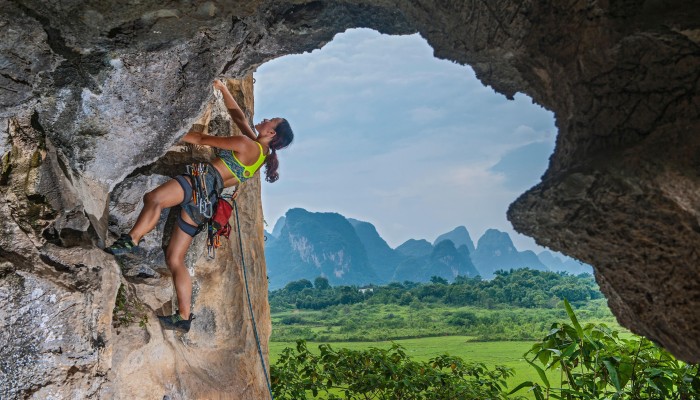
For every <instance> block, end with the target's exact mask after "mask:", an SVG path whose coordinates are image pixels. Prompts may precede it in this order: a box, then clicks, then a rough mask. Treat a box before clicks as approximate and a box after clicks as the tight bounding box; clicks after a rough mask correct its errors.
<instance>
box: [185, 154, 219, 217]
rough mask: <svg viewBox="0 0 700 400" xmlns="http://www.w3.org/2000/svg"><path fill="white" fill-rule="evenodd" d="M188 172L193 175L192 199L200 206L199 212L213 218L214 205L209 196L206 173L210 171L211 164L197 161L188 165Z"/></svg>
mask: <svg viewBox="0 0 700 400" xmlns="http://www.w3.org/2000/svg"><path fill="white" fill-rule="evenodd" d="M187 173H188V174H189V175H190V176H191V177H192V187H193V189H194V190H192V201H193V202H194V203H195V204H196V205H197V207H199V212H200V213H202V215H204V216H205V217H207V218H211V216H212V214H213V212H214V207H213V205H212V203H211V199H210V198H209V197H210V196H209V188H208V187H207V179H206V175H207V173H209V165H208V164H205V163H195V164H191V165H188V166H187Z"/></svg>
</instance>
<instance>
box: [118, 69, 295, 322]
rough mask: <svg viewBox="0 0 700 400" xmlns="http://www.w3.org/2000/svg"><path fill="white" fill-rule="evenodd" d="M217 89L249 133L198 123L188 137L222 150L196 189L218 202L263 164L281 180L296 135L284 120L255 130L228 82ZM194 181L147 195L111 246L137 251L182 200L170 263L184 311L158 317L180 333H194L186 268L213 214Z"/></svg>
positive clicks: (182, 179)
mask: <svg viewBox="0 0 700 400" xmlns="http://www.w3.org/2000/svg"><path fill="white" fill-rule="evenodd" d="M214 88H215V89H217V90H220V91H221V93H222V94H223V98H224V103H225V104H226V108H227V109H228V111H229V113H230V115H231V119H233V122H234V123H235V124H236V126H237V127H238V128H239V129H240V130H241V132H243V134H244V135H243V136H229V137H218V136H210V135H206V134H204V133H203V128H204V127H203V126H202V125H194V126H193V127H192V129H190V131H189V132H187V134H186V135H185V136H184V137H183V139H182V140H183V141H184V142H187V143H192V144H197V145H205V146H211V147H215V148H217V149H218V151H217V157H216V158H215V159H214V160H212V161H211V162H210V163H202V164H200V168H208V172H207V173H205V174H202V176H203V177H204V179H203V181H204V182H202V180H201V179H200V181H198V182H197V183H195V187H196V186H197V185H198V184H199V186H200V187H202V186H204V187H206V192H207V193H206V195H207V196H209V198H210V199H211V202H212V206H214V205H215V203H216V199H217V198H218V195H220V194H221V191H222V190H223V189H224V188H226V187H230V186H235V185H238V184H239V183H243V182H245V181H246V180H248V179H250V178H251V177H252V176H253V174H255V172H256V171H257V170H258V169H259V168H260V167H261V166H262V165H265V175H266V177H265V180H266V181H268V182H275V181H276V180H277V179H278V178H279V174H278V173H277V168H278V166H279V163H278V160H277V154H276V151H277V150H280V149H283V148H285V147H287V146H289V144H290V143H291V142H292V139H293V138H294V134H293V132H292V129H291V127H290V126H289V123H288V122H287V120H285V119H283V118H273V119H270V120H268V119H264V120H262V122H260V123H258V124H257V125H255V130H253V129H252V128H251V127H250V126H249V125H248V121H247V119H246V117H245V114H244V113H243V111H242V110H241V108H240V107H239V106H238V104H237V103H236V101H235V100H234V99H233V96H231V93H230V92H229V91H228V89H227V88H226V85H225V84H224V83H223V82H221V81H220V80H215V81H214ZM256 131H257V134H256ZM193 174H194V173H193ZM194 179H199V178H195V177H193V176H192V175H190V174H184V175H178V176H176V177H175V178H174V179H171V180H170V181H168V182H166V183H164V184H162V185H160V186H158V187H157V188H156V189H154V190H152V191H150V192H148V193H146V194H145V195H144V196H143V210H141V213H140V214H139V216H138V218H137V220H136V224H135V225H134V227H133V228H132V229H131V231H129V233H128V234H123V235H122V236H121V237H120V238H119V239H117V241H116V242H114V244H112V245H111V246H109V247H107V248H106V249H105V251H107V252H108V253H111V254H114V255H120V254H125V253H129V252H131V251H134V250H135V249H136V248H137V243H139V242H140V241H141V238H143V236H144V235H145V234H147V233H148V232H150V231H151V230H153V228H154V227H155V226H156V223H157V222H158V219H159V218H160V213H161V210H163V209H164V208H169V207H173V206H176V205H178V204H179V205H180V206H181V208H182V211H181V212H180V214H179V215H178V216H177V224H175V226H174V227H173V232H172V235H171V237H170V243H169V244H168V248H167V249H166V251H165V261H166V264H167V265H168V269H169V270H170V272H171V273H172V277H173V283H174V285H175V292H176V294H177V303H178V305H179V307H180V309H179V310H177V311H176V312H175V314H173V315H169V316H163V317H161V316H159V317H158V319H159V320H160V323H161V325H162V326H163V328H164V329H172V330H177V331H180V332H188V331H189V330H190V324H191V322H192V320H193V318H194V315H193V314H192V313H191V310H190V305H191V301H192V281H191V280H190V274H189V272H188V271H187V268H186V267H185V254H186V253H187V249H188V248H189V246H190V244H191V243H192V239H193V238H194V236H195V235H196V234H197V233H199V231H200V230H201V229H202V227H203V226H204V225H205V224H206V223H207V221H208V217H206V216H205V215H204V213H203V212H202V211H201V210H200V207H199V206H198V205H197V203H196V202H195V201H194V200H193V195H194V196H195V197H196V196H197V195H198V193H197V190H196V189H195V190H193V183H194V182H193V180H194ZM202 184H203V185H202Z"/></svg>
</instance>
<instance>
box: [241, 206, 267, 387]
mask: <svg viewBox="0 0 700 400" xmlns="http://www.w3.org/2000/svg"><path fill="white" fill-rule="evenodd" d="M233 209H234V210H235V211H236V226H237V227H238V245H239V246H240V249H241V265H243V281H244V282H245V293H246V295H247V296H248V309H249V310H250V318H251V320H252V321H253V333H254V334H255V342H256V343H257V344H258V354H260V362H261V363H262V368H263V372H264V373H265V382H267V390H269V391H270V399H272V400H275V398H274V397H273V396H272V386H271V385H270V377H269V376H267V367H266V366H265V357H264V356H263V352H262V347H261V346H260V337H259V336H258V326H257V324H256V323H255V315H254V314H253V303H252V302H251V301H250V291H249V290H248V274H247V273H246V268H245V258H244V257H243V239H241V223H240V220H239V219H238V205H237V204H236V200H234V201H233Z"/></svg>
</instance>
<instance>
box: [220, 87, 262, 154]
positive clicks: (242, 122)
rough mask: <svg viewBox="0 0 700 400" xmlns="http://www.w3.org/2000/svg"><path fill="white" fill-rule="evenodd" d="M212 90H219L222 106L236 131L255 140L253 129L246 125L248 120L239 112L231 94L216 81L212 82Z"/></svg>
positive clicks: (239, 108) (241, 111)
mask: <svg viewBox="0 0 700 400" xmlns="http://www.w3.org/2000/svg"><path fill="white" fill-rule="evenodd" d="M214 88H215V89H218V90H220V91H221V94H222V95H223V96H224V104H226V109H228V113H229V114H230V115H231V119H232V120H233V123H234V124H236V126H237V127H238V129H240V130H241V132H243V134H244V135H246V136H248V137H249V138H251V139H253V140H255V139H257V138H258V135H257V134H255V131H254V130H253V128H251V127H250V125H248V119H247V118H246V116H245V113H244V112H243V110H241V107H239V106H238V103H236V100H235V99H234V98H233V96H232V95H231V92H229V91H228V88H227V87H226V84H225V83H223V82H221V81H220V80H218V79H216V80H215V81H214Z"/></svg>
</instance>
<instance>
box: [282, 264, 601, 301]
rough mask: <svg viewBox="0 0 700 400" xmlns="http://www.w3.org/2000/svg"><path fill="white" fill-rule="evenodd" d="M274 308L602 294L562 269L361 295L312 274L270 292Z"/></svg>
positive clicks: (392, 287) (437, 280) (588, 280)
mask: <svg viewBox="0 0 700 400" xmlns="http://www.w3.org/2000/svg"><path fill="white" fill-rule="evenodd" d="M269 297H270V305H271V307H272V310H273V312H274V311H281V310H285V309H291V308H293V307H296V308H299V309H311V310H321V309H324V308H328V307H332V306H335V305H338V304H355V303H363V302H364V303H367V304H399V305H408V304H411V302H413V301H415V300H417V301H419V302H422V303H424V304H426V303H431V304H436V303H439V304H445V305H452V306H476V307H484V308H496V307H499V306H515V307H524V308H556V307H557V305H558V304H559V302H560V301H561V300H562V299H564V298H566V299H569V300H570V301H573V302H576V303H582V302H587V301H590V300H595V299H600V298H602V294H601V293H600V291H599V290H598V286H597V285H596V283H595V280H594V279H593V277H592V276H591V275H588V274H581V275H578V276H574V275H569V274H567V273H565V272H543V271H537V270H530V269H527V268H525V269H519V270H510V271H497V272H496V276H495V277H494V279H492V280H488V281H485V280H482V279H481V278H479V277H475V278H469V277H461V276H458V277H457V278H455V280H454V282H452V283H451V284H450V283H449V282H448V281H447V280H446V279H444V278H441V277H438V276H433V277H432V278H431V282H430V283H414V282H404V283H403V284H401V283H396V282H394V283H391V284H389V285H386V286H377V287H372V291H371V292H370V291H367V292H365V293H360V292H359V288H358V287H356V286H336V287H331V286H330V285H328V280H327V279H325V278H322V277H319V278H316V280H315V281H314V284H313V285H312V284H311V282H310V281H309V280H307V279H302V280H299V281H294V282H290V283H288V284H287V286H285V287H284V288H283V289H279V290H275V291H272V292H270V296H269Z"/></svg>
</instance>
